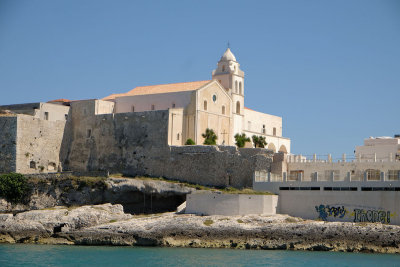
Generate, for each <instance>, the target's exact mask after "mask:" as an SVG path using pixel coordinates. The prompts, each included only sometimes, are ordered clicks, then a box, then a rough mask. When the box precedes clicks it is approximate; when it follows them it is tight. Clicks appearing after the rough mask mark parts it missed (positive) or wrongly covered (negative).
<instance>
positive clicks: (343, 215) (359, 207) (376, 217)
mask: <svg viewBox="0 0 400 267" xmlns="http://www.w3.org/2000/svg"><path fill="white" fill-rule="evenodd" d="M399 201H400V191H389V192H388V191H379V192H363V191H361V192H359V191H357V192H352V191H338V192H333V191H331V192H326V191H281V192H280V194H279V204H278V212H279V213H283V214H289V215H291V216H296V217H301V218H305V219H320V220H322V219H323V220H326V221H345V222H382V223H389V224H396V225H400V206H399V205H398V203H399ZM321 205H322V206H321ZM335 215H336V216H335Z"/></svg>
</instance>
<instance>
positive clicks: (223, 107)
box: [222, 106, 225, 115]
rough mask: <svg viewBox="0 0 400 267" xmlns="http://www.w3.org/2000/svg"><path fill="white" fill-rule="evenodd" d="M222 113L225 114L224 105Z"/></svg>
mask: <svg viewBox="0 0 400 267" xmlns="http://www.w3.org/2000/svg"><path fill="white" fill-rule="evenodd" d="M222 114H223V115H225V106H222Z"/></svg>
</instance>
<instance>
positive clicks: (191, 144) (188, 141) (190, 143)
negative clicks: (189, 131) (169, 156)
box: [185, 138, 196, 146]
mask: <svg viewBox="0 0 400 267" xmlns="http://www.w3.org/2000/svg"><path fill="white" fill-rule="evenodd" d="M195 144H196V143H195V142H194V141H193V140H192V139H191V138H189V139H188V140H186V143H185V146H193V145H195Z"/></svg>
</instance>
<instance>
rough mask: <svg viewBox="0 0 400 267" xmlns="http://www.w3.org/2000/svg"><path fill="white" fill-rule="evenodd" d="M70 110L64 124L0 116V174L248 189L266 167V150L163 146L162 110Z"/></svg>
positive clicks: (269, 157)
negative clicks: (90, 175)
mask: <svg viewBox="0 0 400 267" xmlns="http://www.w3.org/2000/svg"><path fill="white" fill-rule="evenodd" d="M72 107H73V108H72V112H71V118H70V119H69V120H68V121H67V122H65V121H64V122H63V121H55V122H49V121H44V120H40V119H36V118H33V117H32V116H27V115H17V117H18V119H16V118H17V117H0V119H2V120H0V123H2V124H5V125H6V127H5V128H4V129H3V130H2V131H0V135H1V143H0V144H3V143H4V144H3V145H5V148H6V150H4V151H5V152H3V150H2V153H3V154H1V156H0V164H1V165H0V168H1V169H0V172H8V171H18V172H21V173H36V172H55V171H60V170H64V171H81V172H87V171H108V172H110V173H124V174H127V175H132V176H134V175H148V176H155V177H165V178H169V179H176V180H180V181H186V182H190V183H196V184H202V185H211V186H234V187H248V186H251V185H252V176H253V173H254V171H255V170H265V169H270V163H271V161H272V154H271V152H270V151H268V150H266V149H239V150H238V149H236V147H229V146H219V147H218V146H183V147H179V146H168V140H167V138H168V125H169V122H168V119H169V117H170V116H169V111H168V110H161V111H148V112H135V113H119V114H100V115H94V112H92V110H90V108H91V107H90V103H89V105H88V103H86V104H82V103H76V105H75V106H72ZM84 113H88V114H93V115H88V114H87V115H86V116H83V114H84ZM15 121H18V123H16V122H15ZM13 122H14V123H13ZM16 124H17V125H16ZM13 133H16V134H13ZM15 136H16V137H15ZM14 143H16V145H15V144H14ZM13 149H14V150H13ZM13 162H16V163H14V165H13ZM30 162H34V163H35V164H34V165H35V166H33V165H30ZM7 166H11V167H8V168H7Z"/></svg>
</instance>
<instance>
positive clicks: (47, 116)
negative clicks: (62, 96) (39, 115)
mask: <svg viewBox="0 0 400 267" xmlns="http://www.w3.org/2000/svg"><path fill="white" fill-rule="evenodd" d="M44 119H45V120H46V121H48V120H49V113H48V112H45V113H44Z"/></svg>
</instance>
